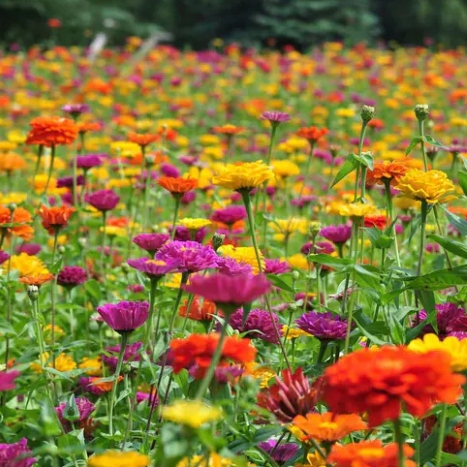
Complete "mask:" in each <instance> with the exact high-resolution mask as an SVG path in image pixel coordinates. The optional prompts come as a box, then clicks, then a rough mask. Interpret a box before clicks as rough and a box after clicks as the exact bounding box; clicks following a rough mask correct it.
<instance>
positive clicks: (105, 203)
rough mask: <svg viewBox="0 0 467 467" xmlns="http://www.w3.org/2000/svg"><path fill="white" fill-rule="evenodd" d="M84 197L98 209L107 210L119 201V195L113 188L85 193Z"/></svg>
mask: <svg viewBox="0 0 467 467" xmlns="http://www.w3.org/2000/svg"><path fill="white" fill-rule="evenodd" d="M85 199H86V201H87V202H88V203H89V204H90V205H91V206H92V207H94V208H96V209H97V210H98V211H101V212H107V211H111V210H112V209H114V208H115V207H116V206H117V204H118V203H119V201H120V196H118V195H117V194H116V193H115V192H114V191H113V190H99V191H95V192H94V193H90V194H88V195H86V197H85Z"/></svg>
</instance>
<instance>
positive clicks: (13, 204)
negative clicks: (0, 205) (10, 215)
mask: <svg viewBox="0 0 467 467" xmlns="http://www.w3.org/2000/svg"><path fill="white" fill-rule="evenodd" d="M17 207H18V206H17V205H16V204H15V203H9V204H8V206H7V208H8V209H9V210H10V212H13V211H14V210H15V209H16V208H17Z"/></svg>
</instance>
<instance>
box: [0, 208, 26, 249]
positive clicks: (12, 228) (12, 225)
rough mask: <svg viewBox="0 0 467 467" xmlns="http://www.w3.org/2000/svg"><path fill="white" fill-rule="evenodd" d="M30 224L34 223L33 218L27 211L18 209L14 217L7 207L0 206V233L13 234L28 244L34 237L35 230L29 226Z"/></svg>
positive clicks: (14, 212)
mask: <svg viewBox="0 0 467 467" xmlns="http://www.w3.org/2000/svg"><path fill="white" fill-rule="evenodd" d="M30 222H32V217H31V214H30V213H29V211H27V210H26V209H24V208H16V209H15V210H14V211H13V216H12V213H11V211H10V210H9V209H8V208H7V207H5V206H0V233H2V232H6V234H7V235H10V234H13V235H15V236H16V237H19V238H22V239H23V240H25V241H26V242H28V241H29V240H31V239H32V237H33V236H34V229H33V228H32V227H31V226H30V225H27V224H29V223H30Z"/></svg>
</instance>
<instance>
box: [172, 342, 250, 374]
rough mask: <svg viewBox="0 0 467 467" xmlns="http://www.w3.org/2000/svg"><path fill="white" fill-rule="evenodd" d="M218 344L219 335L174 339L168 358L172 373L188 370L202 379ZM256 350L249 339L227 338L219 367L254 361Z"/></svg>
mask: <svg viewBox="0 0 467 467" xmlns="http://www.w3.org/2000/svg"><path fill="white" fill-rule="evenodd" d="M218 342H219V334H191V335H190V336H188V337H186V338H185V339H174V340H173V341H172V342H171V343H170V358H171V365H172V367H173V371H174V373H180V371H182V370H183V369H184V368H186V369H188V370H190V374H191V375H192V376H193V377H194V378H195V379H203V378H204V376H205V374H206V371H207V369H208V368H209V365H210V363H211V359H212V357H213V355H214V352H215V351H216V347H217V344H218ZM255 356H256V349H255V348H254V347H253V346H252V345H251V344H250V339H242V338H240V337H238V336H231V337H230V336H229V337H227V338H226V339H225V341H224V346H223V348H222V355H221V359H220V361H219V365H218V366H219V367H228V366H229V364H230V363H232V364H234V365H246V364H247V363H251V362H253V361H254V359H255Z"/></svg>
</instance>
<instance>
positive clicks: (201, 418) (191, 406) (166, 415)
mask: <svg viewBox="0 0 467 467" xmlns="http://www.w3.org/2000/svg"><path fill="white" fill-rule="evenodd" d="M221 417H222V410H220V409H218V408H217V407H210V406H208V405H206V404H204V403H203V402H201V401H197V400H193V401H189V400H178V401H175V402H174V403H173V404H172V405H169V406H166V407H163V408H162V418H163V419H164V420H168V421H169V422H173V423H178V424H179V425H185V426H188V427H191V428H195V429H196V428H200V427H201V426H203V425H204V424H206V423H210V422H215V421H217V420H220V418H221Z"/></svg>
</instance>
